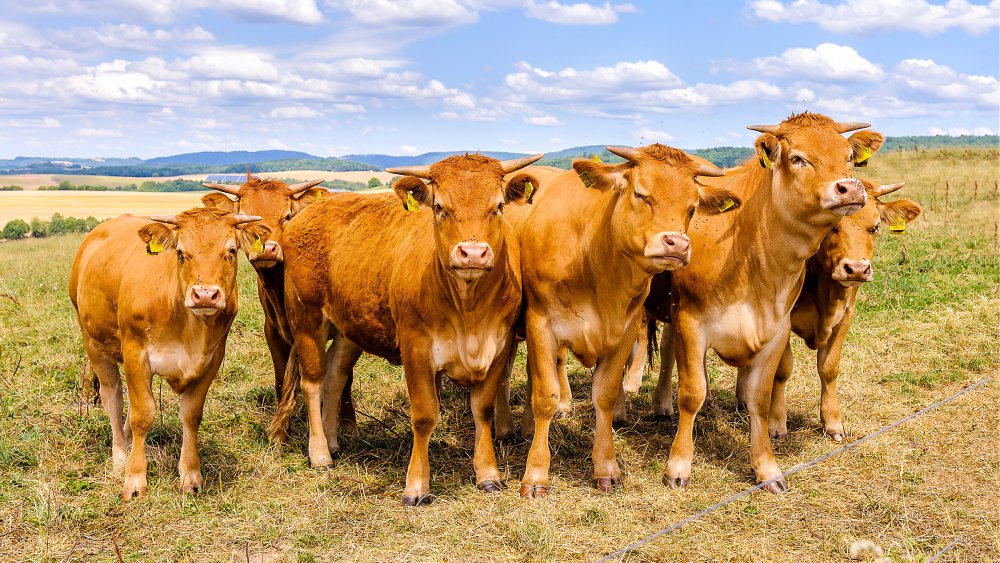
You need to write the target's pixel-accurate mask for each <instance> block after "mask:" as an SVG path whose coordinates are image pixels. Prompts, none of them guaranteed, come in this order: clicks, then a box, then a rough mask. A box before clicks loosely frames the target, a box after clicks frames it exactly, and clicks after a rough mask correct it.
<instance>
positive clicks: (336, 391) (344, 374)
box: [323, 334, 361, 456]
mask: <svg viewBox="0 0 1000 563" xmlns="http://www.w3.org/2000/svg"><path fill="white" fill-rule="evenodd" d="M359 358H361V348H359V347H358V346H357V345H356V344H354V343H353V342H351V341H350V340H348V339H347V338H345V337H344V336H343V335H342V334H338V335H336V337H334V339H333V345H332V346H330V349H329V350H327V352H326V377H325V378H324V380H323V433H324V434H325V435H326V440H327V447H328V449H329V451H330V455H331V456H336V455H338V454H340V442H339V440H338V430H339V426H340V423H341V420H342V419H343V414H344V413H343V410H342V408H343V406H344V399H345V395H346V397H347V400H348V401H350V394H351V388H350V385H351V380H352V379H353V377H354V365H355V364H357V363H358V359H359ZM353 412H354V407H353V406H351V413H352V414H353Z"/></svg>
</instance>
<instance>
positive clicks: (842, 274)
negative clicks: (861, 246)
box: [833, 260, 875, 287]
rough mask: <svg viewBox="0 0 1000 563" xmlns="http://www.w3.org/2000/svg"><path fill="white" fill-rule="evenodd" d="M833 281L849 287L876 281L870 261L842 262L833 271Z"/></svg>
mask: <svg viewBox="0 0 1000 563" xmlns="http://www.w3.org/2000/svg"><path fill="white" fill-rule="evenodd" d="M833 279H834V280H836V281H838V282H840V283H841V285H844V286H847V287H857V286H859V285H861V284H863V283H865V282H870V281H872V280H874V279H875V273H874V271H873V270H872V263H871V261H870V260H841V261H839V262H837V266H836V267H835V268H834V269H833Z"/></svg>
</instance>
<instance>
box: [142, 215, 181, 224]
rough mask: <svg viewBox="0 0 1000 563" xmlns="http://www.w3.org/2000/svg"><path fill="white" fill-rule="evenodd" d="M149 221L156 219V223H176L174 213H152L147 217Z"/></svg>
mask: <svg viewBox="0 0 1000 563" xmlns="http://www.w3.org/2000/svg"><path fill="white" fill-rule="evenodd" d="M149 220H150V221H156V222H157V223H168V224H170V225H176V224H177V216H176V215H153V216H151V217H150V218H149Z"/></svg>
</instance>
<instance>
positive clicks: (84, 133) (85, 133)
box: [74, 127, 122, 137]
mask: <svg viewBox="0 0 1000 563" xmlns="http://www.w3.org/2000/svg"><path fill="white" fill-rule="evenodd" d="M74 133H76V134H77V135H79V136H81V137H121V136H122V132H121V131H119V130H117V129H95V128H91V127H82V128H80V129H77V130H76V131H74Z"/></svg>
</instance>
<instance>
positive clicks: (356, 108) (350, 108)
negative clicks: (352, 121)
mask: <svg viewBox="0 0 1000 563" xmlns="http://www.w3.org/2000/svg"><path fill="white" fill-rule="evenodd" d="M333 109H335V110H337V111H339V112H342V113H365V111H367V110H365V106H363V105H361V104H333Z"/></svg>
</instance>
